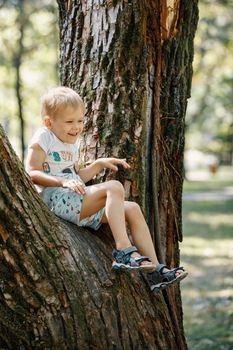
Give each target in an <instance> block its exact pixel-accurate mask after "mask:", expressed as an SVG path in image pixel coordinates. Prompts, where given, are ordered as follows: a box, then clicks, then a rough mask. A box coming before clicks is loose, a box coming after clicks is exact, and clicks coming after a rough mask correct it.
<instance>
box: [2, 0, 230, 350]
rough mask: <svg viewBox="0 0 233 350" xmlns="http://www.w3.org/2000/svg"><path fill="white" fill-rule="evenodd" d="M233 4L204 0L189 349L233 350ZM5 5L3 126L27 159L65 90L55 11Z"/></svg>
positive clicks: (191, 174) (188, 162)
mask: <svg viewBox="0 0 233 350" xmlns="http://www.w3.org/2000/svg"><path fill="white" fill-rule="evenodd" d="M232 5H233V3H232V1H220V0H219V1H217V0H216V1H204V0H200V1H199V11H200V13H199V25H198V30H197V33H196V38H195V56H194V57H195V58H194V65H193V67H194V75H193V83H192V97H191V98H190V99H189V102H188V110H187V115H186V152H185V166H186V180H185V182H184V194H183V199H184V200H183V231H184V241H183V242H182V244H181V245H180V249H181V257H182V263H183V264H184V266H185V267H186V268H187V269H188V270H189V272H190V276H189V278H188V279H187V280H186V281H184V282H183V284H182V299H183V308H184V326H185V331H186V336H187V341H188V345H189V348H190V349H191V350H196V349H201V350H206V349H213V350H215V349H216V350H217V349H218V350H230V349H232V348H233V335H232V334H233V307H232V305H233V267H232V259H233V242H232V241H233V240H232V235H233V215H232V212H233V99H232V92H233V91H232V90H233V60H232V53H233V39H232V29H233V23H232V16H233V6H232ZM0 6H1V7H0V30H1V35H0V45H1V52H0V84H1V90H0V102H1V103H0V109H1V113H0V123H1V124H2V125H3V127H4V129H5V132H6V134H7V135H8V137H9V139H10V141H11V143H12V145H13V147H14V149H15V151H16V152H17V154H18V155H19V157H20V158H21V159H22V157H23V155H25V153H26V147H27V143H28V141H29V139H30V137H31V135H32V134H33V132H34V131H35V130H36V129H37V128H38V127H39V126H40V125H41V117H40V99H39V97H40V96H41V94H42V93H43V92H44V91H45V90H46V89H47V88H48V87H51V86H55V85H58V84H59V68H58V62H59V34H58V13H57V6H56V3H55V1H51V0H43V1H33V2H29V1H16V0H15V1H2V2H0ZM22 145H23V148H22ZM22 149H23V151H22Z"/></svg>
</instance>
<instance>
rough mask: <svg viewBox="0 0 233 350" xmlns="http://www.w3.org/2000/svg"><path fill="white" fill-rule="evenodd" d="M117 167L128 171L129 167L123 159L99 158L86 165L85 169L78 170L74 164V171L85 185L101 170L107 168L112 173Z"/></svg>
mask: <svg viewBox="0 0 233 350" xmlns="http://www.w3.org/2000/svg"><path fill="white" fill-rule="evenodd" d="M117 165H121V166H123V167H124V168H125V169H130V165H129V164H128V163H127V162H126V160H125V159H119V158H99V159H97V160H95V161H94V162H93V163H92V164H90V165H88V166H87V167H86V168H83V169H80V170H79V169H78V167H77V165H76V164H75V170H76V172H77V173H78V175H79V176H80V177H81V179H82V180H83V181H84V182H85V183H86V182H88V181H90V180H91V179H93V177H94V176H95V175H96V174H98V173H99V172H100V171H101V170H102V169H104V168H109V169H112V170H113V171H117V170H118V167H117Z"/></svg>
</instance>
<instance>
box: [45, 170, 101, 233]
mask: <svg viewBox="0 0 233 350" xmlns="http://www.w3.org/2000/svg"><path fill="white" fill-rule="evenodd" d="M57 176H59V177H65V178H67V179H75V180H78V181H80V182H82V184H83V187H84V188H86V187H87V186H86V185H85V183H84V182H83V181H82V179H81V178H80V176H78V175H77V174H73V173H72V174H71V173H69V174H63V173H62V174H58V175H57ZM42 198H43V200H44V202H45V203H47V204H48V206H49V208H50V209H51V211H52V212H53V213H54V214H56V215H57V216H59V217H60V218H62V219H64V220H67V221H70V222H72V223H74V224H76V225H78V226H87V227H91V228H93V229H94V230H98V228H99V227H100V226H101V219H102V217H103V214H104V210H105V208H102V209H100V210H99V211H98V212H97V213H95V214H93V215H91V216H88V217H86V218H84V219H83V220H81V221H80V212H81V208H82V202H83V195H82V194H79V193H77V192H75V191H72V190H71V189H69V188H64V187H45V188H44V190H43V192H42Z"/></svg>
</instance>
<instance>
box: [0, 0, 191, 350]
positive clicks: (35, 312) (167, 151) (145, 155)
mask: <svg viewBox="0 0 233 350" xmlns="http://www.w3.org/2000/svg"><path fill="white" fill-rule="evenodd" d="M58 3H59V8H60V26H61V79H62V83H63V84H64V85H68V86H71V87H73V88H75V89H76V90H77V91H79V92H80V93H81V95H82V96H83V97H84V99H85V102H86V104H87V110H88V113H87V114H88V119H87V124H86V134H85V147H87V148H88V152H87V160H88V161H91V160H93V159H95V158H96V157H102V156H109V155H114V156H117V157H126V158H127V159H128V161H129V162H130V163H131V165H132V169H133V170H132V171H131V172H127V171H125V170H120V171H119V174H118V175H117V176H118V179H119V180H120V181H121V182H122V183H123V184H124V186H125V189H126V193H127V198H130V199H133V200H136V201H138V202H139V203H140V204H141V205H142V208H143V210H144V213H145V215H146V218H147V221H148V224H149V227H150V230H151V233H152V236H153V238H154V241H155V246H156V249H157V253H158V255H159V256H160V260H161V261H162V260H163V261H166V262H167V263H168V264H169V265H171V266H172V265H177V264H178V263H179V251H178V240H181V238H182V233H181V191H182V179H183V147H184V115H185V109H186V103H187V97H188V96H189V93H190V81H191V71H192V70H191V62H192V56H193V51H192V48H193V46H192V45H193V36H194V32H195V28H196V22H197V3H196V1H192V2H189V1H178V0H177V1H161V4H160V2H159V1H136V0H132V1H130V0H128V1H123V0H122V1H117V0H115V1H105V2H103V1H90V0H85V1H84V0H83V1H58ZM184 19H185V20H184ZM0 157H1V158H0V159H1V160H2V161H1V163H0V176H1V183H0V220H1V221H0V244H1V245H0V259H1V261H0V290H1V291H0V301H1V303H0V308H1V312H0V346H1V347H2V348H9V349H19V348H21V349H24V348H25V349H32V348H33V349H34V348H35V349H51V348H53V349H97V350H98V349H106V350H109V349H126V350H128V349H153V350H154V349H169V350H170V349H171V350H173V349H176V350H178V349H179V350H182V349H186V348H187V347H186V343H185V338H184V334H183V326H182V309H181V301H180V293H179V288H178V287H171V288H170V289H169V290H166V291H165V292H164V293H163V294H156V295H154V294H151V293H150V292H149V291H148V289H147V286H146V283H145V281H144V278H143V276H141V275H140V274H139V275H137V274H135V275H133V278H132V276H129V275H126V274H119V275H118V274H115V273H113V272H111V249H112V246H113V241H112V238H111V236H110V235H109V232H108V230H107V228H104V229H101V230H100V232H99V233H98V234H96V233H95V234H93V232H90V231H88V230H84V229H81V228H77V227H75V226H74V225H72V224H68V223H66V222H63V221H61V220H58V219H56V218H55V217H54V215H53V214H52V213H50V212H49V210H48V208H47V207H46V206H45V205H44V204H43V203H42V201H41V199H40V197H39V196H38V195H37V194H36V192H35V190H34V188H33V186H32V184H31V181H30V180H29V178H28V177H26V176H25V173H24V171H23V168H22V166H21V165H20V163H19V162H18V161H17V159H16V156H15V155H14V154H13V151H12V150H11V148H10V146H9V144H8V142H7V140H6V138H5V137H4V135H3V131H2V129H1V131H0ZM109 178H110V175H109V174H108V173H107V172H106V173H104V174H102V177H101V178H99V179H98V180H106V179H109Z"/></svg>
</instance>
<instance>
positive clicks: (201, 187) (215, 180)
mask: <svg viewBox="0 0 233 350" xmlns="http://www.w3.org/2000/svg"><path fill="white" fill-rule="evenodd" d="M231 168H232V167H227V166H222V167H220V168H219V171H218V172H217V173H216V174H215V175H211V174H210V173H208V172H206V171H203V170H196V171H193V172H192V175H193V176H192V177H194V178H196V179H198V178H199V181H185V182H184V191H185V192H199V191H212V190H221V189H224V188H227V187H232V186H233V169H231ZM188 175H189V174H187V176H188ZM188 177H189V176H188ZM203 178H206V179H207V180H202V179H203Z"/></svg>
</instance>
